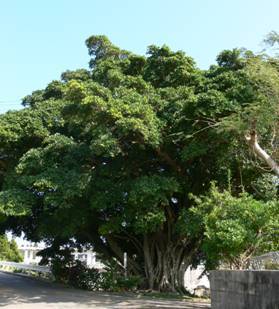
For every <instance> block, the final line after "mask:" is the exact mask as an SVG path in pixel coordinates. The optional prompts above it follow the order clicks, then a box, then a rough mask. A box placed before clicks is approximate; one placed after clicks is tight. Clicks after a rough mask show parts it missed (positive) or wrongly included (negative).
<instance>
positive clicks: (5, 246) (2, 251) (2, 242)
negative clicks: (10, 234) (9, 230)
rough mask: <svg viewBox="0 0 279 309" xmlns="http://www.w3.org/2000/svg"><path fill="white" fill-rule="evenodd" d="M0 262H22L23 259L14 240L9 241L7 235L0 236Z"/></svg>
mask: <svg viewBox="0 0 279 309" xmlns="http://www.w3.org/2000/svg"><path fill="white" fill-rule="evenodd" d="M0 260H6V261H12V262H22V261H23V258H22V255H21V254H20V251H19V250H18V247H17V244H16V242H15V240H14V239H12V241H9V240H8V238H7V236H6V235H3V236H0Z"/></svg>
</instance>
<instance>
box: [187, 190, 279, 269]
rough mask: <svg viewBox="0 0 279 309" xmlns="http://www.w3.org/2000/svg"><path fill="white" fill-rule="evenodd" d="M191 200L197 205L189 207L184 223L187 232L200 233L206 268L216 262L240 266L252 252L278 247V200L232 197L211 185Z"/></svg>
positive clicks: (245, 195)
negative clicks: (187, 219) (207, 192)
mask: <svg viewBox="0 0 279 309" xmlns="http://www.w3.org/2000/svg"><path fill="white" fill-rule="evenodd" d="M194 200H195V202H196V205H197V206H196V207H193V208H191V209H190V211H189V221H190V222H189V223H190V224H188V225H187V226H188V227H189V228H190V229H189V232H190V233H192V234H194V235H196V234H197V233H200V234H202V235H201V238H203V239H204V240H203V245H202V252H203V254H204V256H205V260H206V266H207V268H208V269H212V268H216V267H218V266H220V264H223V265H225V266H228V267H229V268H231V269H244V268H247V266H248V265H249V260H250V258H251V257H252V256H253V255H258V254H262V253H264V252H268V251H273V250H278V249H279V233H278V231H279V207H278V206H279V204H278V201H269V202H263V201H257V200H255V199H254V198H253V197H252V196H250V195H248V194H247V193H241V194H240V195H239V196H238V197H234V196H232V194H231V192H229V191H224V192H220V191H219V190H218V189H217V188H216V187H215V185H212V187H211V190H210V192H209V194H208V195H207V196H203V197H201V198H197V197H194ZM202 236H203V237H202Z"/></svg>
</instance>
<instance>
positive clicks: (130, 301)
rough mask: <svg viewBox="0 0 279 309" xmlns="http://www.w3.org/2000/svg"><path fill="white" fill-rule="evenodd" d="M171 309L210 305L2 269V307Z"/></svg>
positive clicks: (38, 308)
mask: <svg viewBox="0 0 279 309" xmlns="http://www.w3.org/2000/svg"><path fill="white" fill-rule="evenodd" d="M19 305H20V306H21V308H28V309H29V308H30V309H31V308H36V309H40V308H45V307H47V308H89V307H90V308H131V309H134V308H146V309H147V308H163V309H166V308H172V309H180V308H183V309H207V308H210V306H209V305H208V304H198V303H190V302H184V301H176V300H160V299H150V298H146V297H137V296H136V295H135V296H126V295H121V294H116V293H105V292H87V291H82V290H76V289H71V288H65V287H63V286H61V285H57V284H51V283H48V282H41V281H39V280H34V279H29V278H23V277H20V276H15V275H10V274H6V273H1V272H0V308H1V307H8V308H15V307H17V306H19Z"/></svg>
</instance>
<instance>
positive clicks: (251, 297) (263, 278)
mask: <svg viewBox="0 0 279 309" xmlns="http://www.w3.org/2000/svg"><path fill="white" fill-rule="evenodd" d="M210 289H211V305H212V309H279V271H276V270H274V271H272V270H270V271H268V270H263V271H251V270H247V271H246V270H245V271H234V270H232V271H230V270H219V271H212V272H211V273H210Z"/></svg>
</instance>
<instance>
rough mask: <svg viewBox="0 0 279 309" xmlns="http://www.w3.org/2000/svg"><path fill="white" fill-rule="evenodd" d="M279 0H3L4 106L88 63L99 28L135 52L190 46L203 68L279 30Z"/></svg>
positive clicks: (14, 105) (0, 86) (0, 61)
mask: <svg viewBox="0 0 279 309" xmlns="http://www.w3.org/2000/svg"><path fill="white" fill-rule="evenodd" d="M278 12H279V1H278V0H265V1H264V0H102V1H100V0H79V1H77V0H45V1H43V0H41V1H38V0H9V1H8V0H6V1H5V0H2V1H1V2H0V35H1V48H0V112H1V113H2V112H5V111H7V110H8V109H18V108H20V99H21V98H22V97H24V96H25V95H27V94H29V93H31V92H32V91H33V90H36V89H40V88H44V87H45V86H46V85H47V83H48V82H50V81H51V80H54V79H59V77H60V74H61V72H63V71H65V70H67V69H76V68H81V67H87V64H88V60H89V57H88V55H87V50H86V47H85V45H84V41H85V39H86V38H87V37H88V36H90V35H92V34H105V35H107V36H108V37H109V38H110V40H111V41H112V42H113V43H114V44H116V45H118V46H120V47H122V48H124V49H128V50H131V51H133V52H135V53H139V54H144V53H145V51H146V47H147V46H148V45H150V44H157V45H162V44H167V45H169V46H170V47H171V48H172V49H173V50H178V49H181V50H184V51H185V52H186V53H187V54H189V55H190V56H192V57H194V59H195V60H196V62H197V64H198V66H199V67H201V68H207V67H208V66H209V65H210V64H212V63H214V61H215V58H216V55H217V54H218V53H219V52H220V51H221V50H223V49H228V48H234V47H246V48H249V49H252V50H254V51H259V50H261V48H262V46H261V45H260V42H261V41H262V39H263V37H264V35H265V34H267V33H268V32H269V31H271V30H279V18H278Z"/></svg>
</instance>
